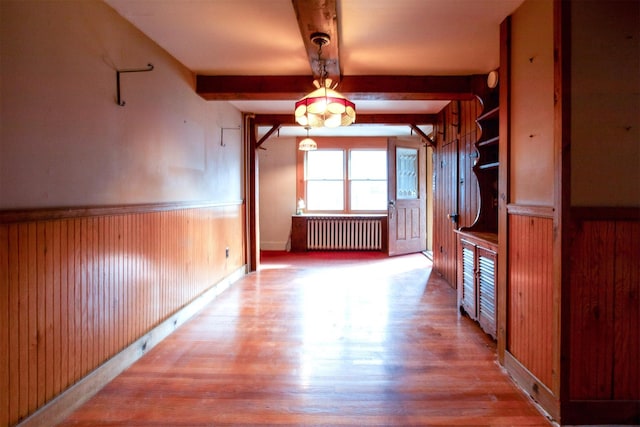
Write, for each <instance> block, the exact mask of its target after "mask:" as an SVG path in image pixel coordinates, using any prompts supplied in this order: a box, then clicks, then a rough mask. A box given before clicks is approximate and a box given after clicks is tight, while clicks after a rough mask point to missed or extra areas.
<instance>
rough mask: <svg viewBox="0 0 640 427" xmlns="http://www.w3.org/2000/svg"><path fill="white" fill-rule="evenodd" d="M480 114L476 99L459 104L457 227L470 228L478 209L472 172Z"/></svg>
mask: <svg viewBox="0 0 640 427" xmlns="http://www.w3.org/2000/svg"><path fill="white" fill-rule="evenodd" d="M480 114H482V104H481V103H480V101H479V100H478V99H475V100H473V101H463V102H461V103H460V120H461V126H460V147H459V155H458V162H459V165H460V166H459V176H458V198H459V207H458V212H459V213H460V221H459V224H458V226H459V227H469V226H471V225H472V224H473V223H474V222H475V220H476V217H477V216H478V210H479V209H480V189H479V187H478V179H477V178H476V174H475V172H474V171H473V165H474V164H475V162H476V160H477V157H475V154H476V148H475V143H476V141H477V140H478V138H479V137H480V129H479V127H478V125H477V123H476V119H477V118H478V116H480Z"/></svg>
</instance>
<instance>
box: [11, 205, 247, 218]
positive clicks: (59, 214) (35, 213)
mask: <svg viewBox="0 0 640 427" xmlns="http://www.w3.org/2000/svg"><path fill="white" fill-rule="evenodd" d="M243 203H244V201H243V200H235V201H230V202H210V201H209V202H206V201H205V202H171V203H144V204H133V205H115V206H85V207H68V208H65V207H55V208H33V209H15V210H2V211H0V224H9V223H15V222H32V221H49V220H59V219H66V218H83V217H95V216H112V215H128V214H137V213H148V212H163V211H175V210H181V209H199V208H212V207H221V206H239V205H242V204H243Z"/></svg>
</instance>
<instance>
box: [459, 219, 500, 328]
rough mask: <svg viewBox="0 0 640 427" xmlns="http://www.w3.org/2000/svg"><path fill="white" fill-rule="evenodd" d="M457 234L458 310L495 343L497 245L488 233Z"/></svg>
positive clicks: (492, 236)
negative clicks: (478, 325)
mask: <svg viewBox="0 0 640 427" xmlns="http://www.w3.org/2000/svg"><path fill="white" fill-rule="evenodd" d="M458 234H459V240H458V246H459V253H458V257H459V258H458V259H459V265H458V307H459V308H460V310H461V311H462V312H463V313H465V314H467V315H468V316H469V317H470V318H471V319H473V320H475V321H477V322H478V323H479V324H480V327H481V328H482V329H483V330H484V331H485V332H486V333H487V334H489V335H491V336H492V337H493V338H494V339H495V338H496V318H497V316H496V315H497V310H496V274H497V269H498V251H497V241H496V240H495V237H494V235H492V234H488V233H486V234H480V233H463V232H458Z"/></svg>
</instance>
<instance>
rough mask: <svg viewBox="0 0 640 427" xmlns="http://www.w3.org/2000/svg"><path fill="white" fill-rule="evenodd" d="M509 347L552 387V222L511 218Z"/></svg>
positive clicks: (528, 367)
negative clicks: (550, 343)
mask: <svg viewBox="0 0 640 427" xmlns="http://www.w3.org/2000/svg"><path fill="white" fill-rule="evenodd" d="M509 236H510V242H509V291H508V295H509V300H508V302H507V304H508V309H509V319H508V322H509V328H508V347H507V350H509V352H510V353H511V354H512V355H514V356H515V357H516V358H517V359H518V360H519V361H520V362H521V363H522V364H523V365H524V366H525V367H526V368H527V369H528V370H529V371H530V372H531V373H532V374H534V375H535V376H536V378H538V379H539V380H540V381H541V382H543V383H544V384H545V385H547V386H548V387H551V384H552V376H553V348H551V347H550V346H549V345H548V342H549V339H550V337H551V336H552V331H553V313H552V307H553V305H552V302H553V286H552V285H553V283H552V270H551V267H552V221H551V220H550V219H548V218H535V217H528V216H519V215H511V216H510V218H509Z"/></svg>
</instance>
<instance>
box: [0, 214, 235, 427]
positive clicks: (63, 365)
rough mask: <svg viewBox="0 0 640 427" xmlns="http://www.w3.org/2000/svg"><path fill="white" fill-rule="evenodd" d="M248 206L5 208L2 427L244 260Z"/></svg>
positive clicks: (0, 263) (0, 307) (0, 262)
mask: <svg viewBox="0 0 640 427" xmlns="http://www.w3.org/2000/svg"><path fill="white" fill-rule="evenodd" d="M243 212H244V205H243V203H242V202H236V203H229V204H205V205H184V204H178V205H175V204H172V205H144V206H142V205H141V206H125V207H110V208H93V209H65V210H62V209H56V210H37V211H21V212H17V211H4V212H0V350H1V351H0V425H14V424H16V423H18V422H20V421H21V420H23V419H25V417H27V416H29V415H30V414H33V413H34V412H35V411H36V410H37V409H39V408H41V407H43V405H45V404H46V403H47V402H50V401H51V400H52V399H53V398H54V397H56V396H58V395H60V394H61V393H62V392H63V391H65V390H67V389H68V388H69V387H70V386H72V385H74V384H76V383H77V382H78V381H80V380H81V379H82V378H84V377H86V376H87V375H88V374H89V373H91V372H92V371H94V370H95V369H96V368H97V367H99V366H100V365H102V364H103V363H104V362H105V361H107V360H109V359H110V358H112V357H113V356H114V355H116V354H117V353H119V352H120V351H122V350H123V349H125V348H126V347H127V346H129V345H130V344H131V343H133V342H135V341H136V340H137V339H138V338H140V337H141V336H143V335H144V334H145V333H147V332H148V331H150V330H151V329H153V328H154V327H155V326H156V325H158V324H159V323H161V322H162V321H163V320H165V319H167V318H168V317H169V316H171V314H172V313H175V312H176V311H177V310H179V309H180V308H182V307H183V306H185V305H186V304H188V303H189V302H191V301H192V300H194V299H195V298H197V297H198V296H199V295H201V294H202V293H203V292H205V291H206V290H207V289H209V288H211V287H212V286H213V285H215V284H216V283H218V282H220V281H221V280H223V279H224V278H225V277H226V276H228V275H229V274H231V273H232V272H234V271H236V270H238V269H239V268H241V267H242V266H243V265H244V263H245V261H244V260H245V254H244V238H243V229H244V214H243Z"/></svg>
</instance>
